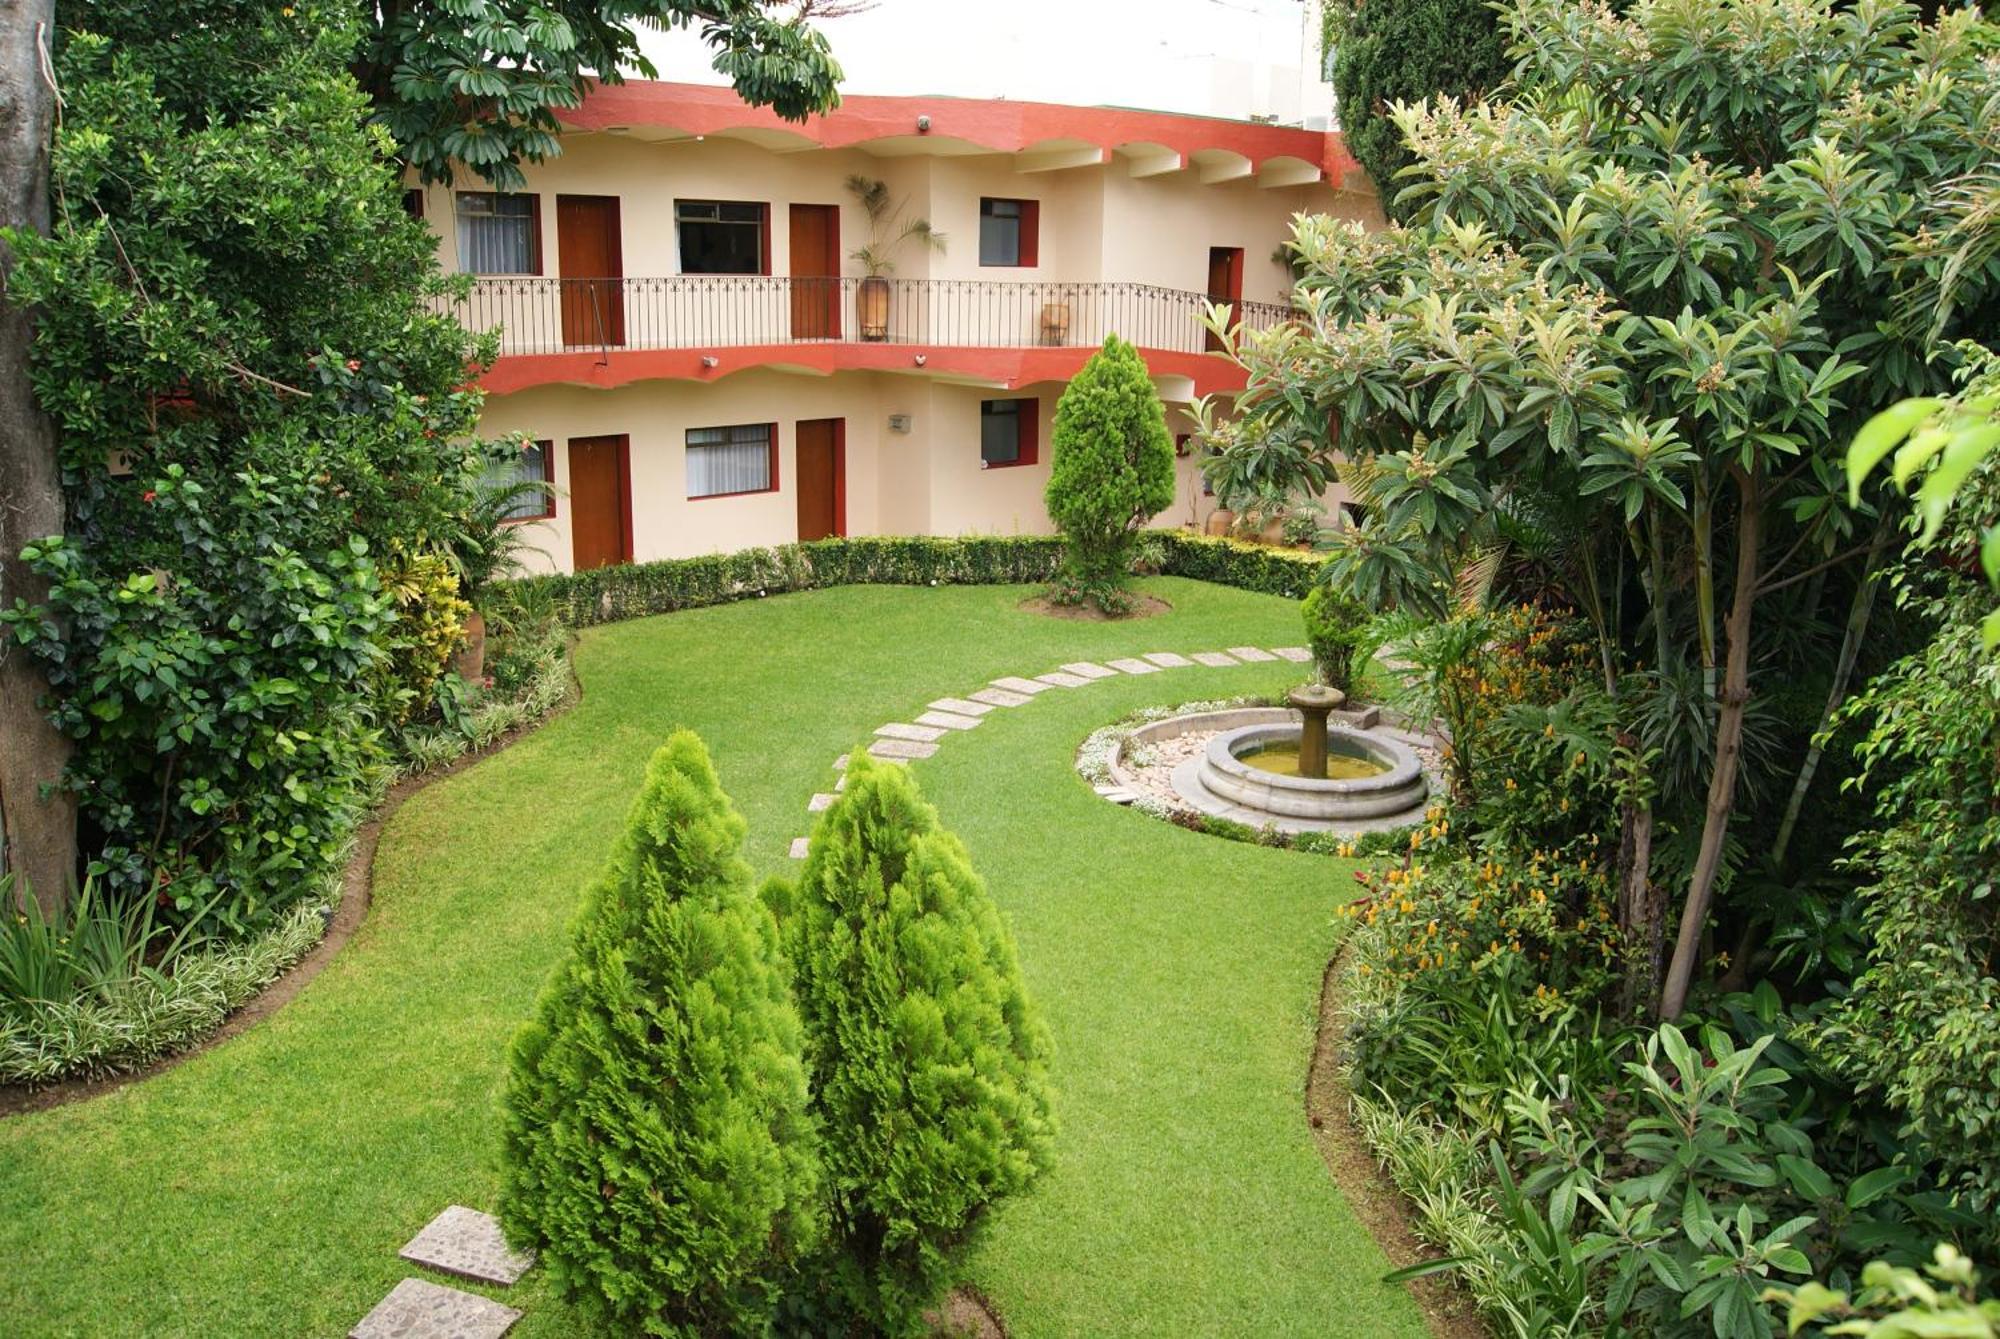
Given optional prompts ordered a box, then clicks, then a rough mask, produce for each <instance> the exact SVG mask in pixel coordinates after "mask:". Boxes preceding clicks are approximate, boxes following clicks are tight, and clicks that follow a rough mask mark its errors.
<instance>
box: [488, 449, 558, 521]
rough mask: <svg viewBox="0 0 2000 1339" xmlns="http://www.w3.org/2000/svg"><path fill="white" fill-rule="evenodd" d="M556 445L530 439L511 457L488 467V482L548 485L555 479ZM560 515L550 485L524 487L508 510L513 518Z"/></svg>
mask: <svg viewBox="0 0 2000 1339" xmlns="http://www.w3.org/2000/svg"><path fill="white" fill-rule="evenodd" d="M554 453H555V444H554V443H553V442H529V443H528V444H527V445H526V446H523V447H522V448H521V449H520V450H519V451H516V452H515V453H514V454H513V457H512V458H511V459H509V460H503V461H495V462H494V463H493V464H491V465H488V466H487V467H486V480H485V482H486V485H487V486H488V487H489V488H495V489H498V488H512V487H516V486H518V485H525V484H547V483H552V482H554V475H553V473H552V471H551V468H550V467H551V465H552V464H553V463H554V461H553V457H554ZM555 514H556V501H555V494H554V493H552V492H551V491H549V490H548V489H546V488H526V487H522V488H521V490H520V496H519V497H517V498H516V499H515V500H514V505H513V506H511V507H509V508H508V509H507V519H508V520H510V521H535V520H543V519H546V518H547V517H550V516H553V515H555Z"/></svg>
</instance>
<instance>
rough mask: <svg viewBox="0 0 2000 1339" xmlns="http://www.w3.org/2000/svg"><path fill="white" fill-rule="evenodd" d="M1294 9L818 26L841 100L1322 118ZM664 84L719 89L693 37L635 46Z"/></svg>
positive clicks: (1141, 6) (1258, 6)
mask: <svg viewBox="0 0 2000 1339" xmlns="http://www.w3.org/2000/svg"><path fill="white" fill-rule="evenodd" d="M1315 11H1316V6H1313V5H1309V4H1307V3H1305V2H1304V0H877V3H876V4H875V6H874V7H873V8H872V9H869V10H867V11H865V12H863V13H859V14H852V15H848V16H846V17H844V18H838V19H830V20H826V21H825V22H824V24H823V29H824V31H825V33H826V35H827V38H828V40H829V41H830V42H832V44H833V53H834V57H835V59H837V60H838V61H839V62H840V64H841V66H842V68H843V69H845V70H846V72H847V79H846V81H845V83H844V84H843V85H842V89H843V91H845V92H849V93H901V94H922V93H930V94H950V95H953V96H958V97H971V98H1011V99H1014V100H1017V101H1033V102H1063V103H1073V104H1077V105H1082V106H1094V105H1099V104H1108V105H1113V106H1123V107H1144V108H1148V109H1151V110H1155V111H1174V112H1189V113H1193V114H1196V115H1203V116H1230V117H1248V116H1252V115H1276V116H1277V117H1278V118H1279V119H1280V120H1281V121H1286V122H1299V121H1301V120H1303V119H1305V118H1307V117H1311V116H1324V115H1326V114H1327V113H1328V112H1329V111H1330V110H1331V106H1332V100H1333V99H1332V94H1331V92H1330V91H1328V90H1327V89H1326V86H1325V85H1324V84H1322V83H1321V82H1320V81H1319V80H1318V78H1317V73H1318V71H1317V53H1316V49H1317V45H1318V39H1317V35H1316V33H1317V26H1318V25H1317V20H1316V19H1315V18H1314V17H1313V14H1314V12H1315ZM642 45H643V46H644V48H645V50H646V52H647V54H648V55H649V56H650V57H651V58H652V60H653V63H654V64H655V65H657V66H659V69H660V76H661V77H662V78H664V79H671V80H680V81H684V82H689V83H710V84H712V83H721V82H723V81H722V80H721V79H720V78H719V77H718V76H717V75H716V74H715V73H714V71H712V70H711V69H710V68H709V54H708V52H707V50H706V48H704V47H703V46H702V44H701V41H700V38H699V36H698V35H697V34H695V33H693V32H690V31H682V32H678V33H669V34H661V33H651V34H647V35H646V37H645V38H644V39H643V40H642Z"/></svg>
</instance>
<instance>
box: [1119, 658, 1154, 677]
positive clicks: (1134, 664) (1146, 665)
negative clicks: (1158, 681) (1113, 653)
mask: <svg viewBox="0 0 2000 1339" xmlns="http://www.w3.org/2000/svg"><path fill="white" fill-rule="evenodd" d="M1105 663H1106V664H1107V665H1109V666H1111V668H1112V669H1115V670H1117V671H1119V672H1120V673H1121V674H1158V673H1159V672H1160V667H1159V666H1158V665H1155V664H1153V663H1152V662H1151V661H1149V660H1133V659H1132V658H1130V657H1129V656H1128V657H1126V658H1125V659H1124V660H1108V661H1106V662H1105Z"/></svg>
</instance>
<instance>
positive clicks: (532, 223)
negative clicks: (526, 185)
mask: <svg viewBox="0 0 2000 1339" xmlns="http://www.w3.org/2000/svg"><path fill="white" fill-rule="evenodd" d="M528 219H529V223H528V231H529V233H530V234H532V236H533V237H534V241H535V273H536V274H546V273H548V270H547V268H546V267H545V265H544V263H543V260H542V196H541V192H539V191H537V192H535V193H534V194H532V195H530V196H529V197H528Z"/></svg>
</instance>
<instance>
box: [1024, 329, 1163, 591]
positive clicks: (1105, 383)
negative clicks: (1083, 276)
mask: <svg viewBox="0 0 2000 1339" xmlns="http://www.w3.org/2000/svg"><path fill="white" fill-rule="evenodd" d="M1049 445H1050V448H1051V450H1052V452H1053V458H1052V460H1051V462H1050V466H1049V482H1048V488H1047V490H1046V491H1045V493H1044V498H1045V499H1046V501H1047V503H1048V508H1049V519H1050V520H1052V521H1054V522H1055V524H1056V528H1057V529H1058V530H1060V531H1062V534H1063V538H1064V540H1065V541H1067V547H1066V549H1065V551H1064V558H1063V562H1064V568H1065V574H1066V576H1067V577H1068V582H1067V585H1068V586H1069V587H1072V588H1074V590H1075V591H1076V592H1077V593H1078V595H1079V596H1080V598H1082V599H1087V600H1090V601H1093V602H1095V603H1096V604H1097V605H1098V606H1099V607H1100V608H1103V609H1104V611H1105V612H1106V613H1120V612H1124V609H1123V608H1119V607H1114V606H1123V605H1125V604H1126V602H1125V601H1124V600H1122V599H1120V598H1118V597H1119V596H1120V594H1121V593H1122V591H1123V589H1124V585H1125V581H1126V578H1127V576H1128V575H1129V574H1130V572H1131V566H1132V545H1133V541H1134V540H1135V539H1136V538H1137V536H1138V533H1139V529H1140V527H1141V526H1143V525H1145V524H1146V522H1147V521H1148V520H1150V519H1151V518H1153V517H1154V516H1157V515H1158V514H1159V513H1160V512H1161V511H1163V510H1165V509H1166V508H1167V507H1169V506H1171V505H1173V500H1174V440H1173V437H1172V436H1171V435H1170V434H1169V433H1168V432H1167V415H1166V410H1165V409H1163V408H1162V407H1161V405H1160V393H1159V391H1158V390H1156V389H1155V388H1154V386H1153V379H1152V377H1151V376H1150V375H1149V374H1148V373H1147V371H1146V363H1145V360H1144V359H1142V358H1140V357H1139V351H1138V350H1137V349H1135V348H1133V347H1132V346H1131V345H1130V344H1128V343H1126V342H1125V341H1124V340H1122V339H1120V338H1118V336H1116V335H1111V336H1108V337H1107V338H1106V339H1105V341H1104V347H1103V348H1101V349H1099V350H1098V351H1097V352H1096V353H1094V354H1092V355H1091V358H1090V361H1089V362H1087V363H1085V364H1084V365H1083V368H1082V370H1081V371H1079V372H1078V373H1077V374H1076V376H1074V377H1073V378H1071V379H1070V383H1069V385H1068V386H1067V387H1065V388H1064V390H1063V393H1062V399H1061V400H1059V401H1058V402H1057V403H1056V421H1055V428H1054V430H1053V431H1052V432H1051V433H1050V434H1049ZM1060 593H1061V592H1060V590H1059V592H1058V597H1059V598H1060ZM1107 597H1109V600H1110V602H1109V603H1107ZM1128 607H1129V606H1128Z"/></svg>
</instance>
